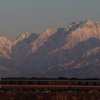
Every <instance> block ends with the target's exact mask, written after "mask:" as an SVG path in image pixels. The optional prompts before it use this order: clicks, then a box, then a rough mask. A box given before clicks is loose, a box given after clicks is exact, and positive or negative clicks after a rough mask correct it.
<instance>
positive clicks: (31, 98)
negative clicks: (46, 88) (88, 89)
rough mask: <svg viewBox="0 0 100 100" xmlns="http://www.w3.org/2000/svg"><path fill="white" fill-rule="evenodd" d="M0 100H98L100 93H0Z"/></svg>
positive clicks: (99, 99)
mask: <svg viewBox="0 0 100 100" xmlns="http://www.w3.org/2000/svg"><path fill="white" fill-rule="evenodd" d="M0 100H100V93H34V92H0Z"/></svg>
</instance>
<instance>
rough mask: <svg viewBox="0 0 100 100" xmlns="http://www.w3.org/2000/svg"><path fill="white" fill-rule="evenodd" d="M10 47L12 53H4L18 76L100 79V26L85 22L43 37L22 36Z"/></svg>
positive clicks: (99, 24) (96, 23)
mask: <svg viewBox="0 0 100 100" xmlns="http://www.w3.org/2000/svg"><path fill="white" fill-rule="evenodd" d="M0 43H1V42H0ZM5 43H6V42H5ZM8 44H9V45H8ZM0 45H1V44H0ZM7 46H8V47H7V50H8V51H9V52H8V51H6V52H5V50H1V51H2V52H5V53H6V56H5V55H4V57H5V58H6V57H7V59H8V58H9V59H11V63H12V64H14V65H13V66H14V67H13V68H14V69H15V71H16V73H17V74H16V75H17V76H25V77H34V76H37V77H38V76H39V77H80V78H82V77H85V78H86V77H87V78H89V77H99V78H100V68H99V67H100V22H93V21H91V20H89V19H87V18H86V19H83V20H81V21H77V22H74V23H72V24H70V25H69V26H67V27H59V28H57V29H55V30H52V29H48V30H46V32H45V33H43V34H41V35H39V34H35V33H32V34H30V33H26V34H22V35H21V36H19V37H18V38H17V39H16V40H15V41H14V42H13V43H11V42H10V41H9V42H7ZM2 47H3V46H2ZM0 58H1V53H0ZM5 63H6V62H5ZM4 67H6V68H7V66H3V68H4Z"/></svg>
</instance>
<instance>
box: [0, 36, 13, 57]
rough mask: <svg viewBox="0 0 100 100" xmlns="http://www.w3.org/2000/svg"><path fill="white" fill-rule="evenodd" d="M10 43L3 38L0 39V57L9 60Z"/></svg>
mask: <svg viewBox="0 0 100 100" xmlns="http://www.w3.org/2000/svg"><path fill="white" fill-rule="evenodd" d="M11 47H12V43H11V42H10V41H9V40H8V39H7V38H5V37H0V57H6V58H10V53H11Z"/></svg>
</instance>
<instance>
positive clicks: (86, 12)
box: [0, 0, 100, 40]
mask: <svg viewBox="0 0 100 100" xmlns="http://www.w3.org/2000/svg"><path fill="white" fill-rule="evenodd" d="M84 18H89V19H91V20H93V21H98V22H100V0H0V36H5V37H7V38H8V39H10V40H14V39H15V38H16V37H17V36H19V35H20V34H22V33H26V32H30V33H32V32H35V33H39V34H42V33H43V32H44V31H45V30H46V29H49V28H52V29H55V28H58V27H60V26H67V25H69V24H70V23H72V22H74V21H77V20H82V19H84Z"/></svg>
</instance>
